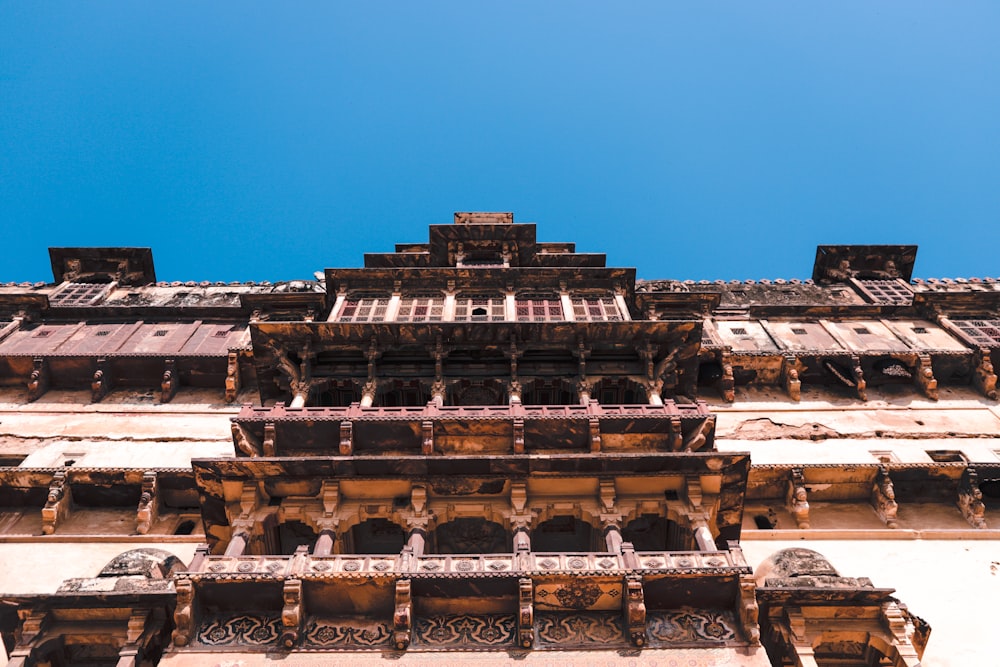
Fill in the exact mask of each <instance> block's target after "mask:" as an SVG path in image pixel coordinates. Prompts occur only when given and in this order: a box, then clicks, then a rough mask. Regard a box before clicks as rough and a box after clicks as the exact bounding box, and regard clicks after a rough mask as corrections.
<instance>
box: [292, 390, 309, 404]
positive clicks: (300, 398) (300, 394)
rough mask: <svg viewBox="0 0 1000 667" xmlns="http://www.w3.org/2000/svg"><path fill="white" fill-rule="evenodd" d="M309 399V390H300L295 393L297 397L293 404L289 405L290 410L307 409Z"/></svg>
mask: <svg viewBox="0 0 1000 667" xmlns="http://www.w3.org/2000/svg"><path fill="white" fill-rule="evenodd" d="M307 397H308V389H307V388H302V387H300V388H298V389H297V390H296V391H295V396H294V397H292V402H291V403H289V404H288V407H290V408H304V407H306V398H307Z"/></svg>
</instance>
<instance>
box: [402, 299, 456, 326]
mask: <svg viewBox="0 0 1000 667" xmlns="http://www.w3.org/2000/svg"><path fill="white" fill-rule="evenodd" d="M443 317H444V297H442V296H404V297H403V298H401V299H400V300H399V312H398V313H397V314H396V321H397V322H440V321H441V320H442V318H443Z"/></svg>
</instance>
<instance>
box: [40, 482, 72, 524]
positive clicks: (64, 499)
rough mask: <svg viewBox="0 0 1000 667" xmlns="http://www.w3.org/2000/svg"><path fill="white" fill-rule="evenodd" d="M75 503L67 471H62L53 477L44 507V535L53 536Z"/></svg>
mask: <svg viewBox="0 0 1000 667" xmlns="http://www.w3.org/2000/svg"><path fill="white" fill-rule="evenodd" d="M72 503H73V492H72V489H71V487H70V485H69V484H67V483H66V471H65V470H60V471H59V472H57V473H56V474H55V475H54V476H53V477H52V483H51V484H49V495H48V498H47V499H46V501H45V506H44V507H42V533H43V534H45V535H51V534H52V533H54V532H56V526H58V525H59V523H60V522H62V521H63V520H64V519H65V518H66V517H67V516H68V515H69V511H70V505H72Z"/></svg>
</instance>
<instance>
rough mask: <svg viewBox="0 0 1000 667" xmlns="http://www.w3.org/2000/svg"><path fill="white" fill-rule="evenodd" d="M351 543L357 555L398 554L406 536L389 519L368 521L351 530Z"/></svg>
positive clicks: (401, 529) (400, 528)
mask: <svg viewBox="0 0 1000 667" xmlns="http://www.w3.org/2000/svg"><path fill="white" fill-rule="evenodd" d="M351 543H352V546H353V549H352V552H353V553H356V554H398V553H399V552H400V551H402V550H403V545H404V544H406V534H405V533H404V532H403V528H402V527H401V526H400V525H399V524H395V523H393V522H391V521H389V520H388V519H368V520H367V521H362V522H361V523H359V524H358V525H356V526H353V527H352V528H351Z"/></svg>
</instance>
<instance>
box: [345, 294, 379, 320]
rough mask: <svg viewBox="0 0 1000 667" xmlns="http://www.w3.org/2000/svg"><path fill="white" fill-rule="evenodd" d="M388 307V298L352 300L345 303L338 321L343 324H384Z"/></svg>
mask: <svg viewBox="0 0 1000 667" xmlns="http://www.w3.org/2000/svg"><path fill="white" fill-rule="evenodd" d="M388 307H389V297H387V296H379V297H359V298H350V299H347V300H346V301H345V302H344V307H343V308H342V309H341V311H340V317H338V318H337V319H338V320H340V321H341V322H382V321H384V320H385V311H386V309H388Z"/></svg>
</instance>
